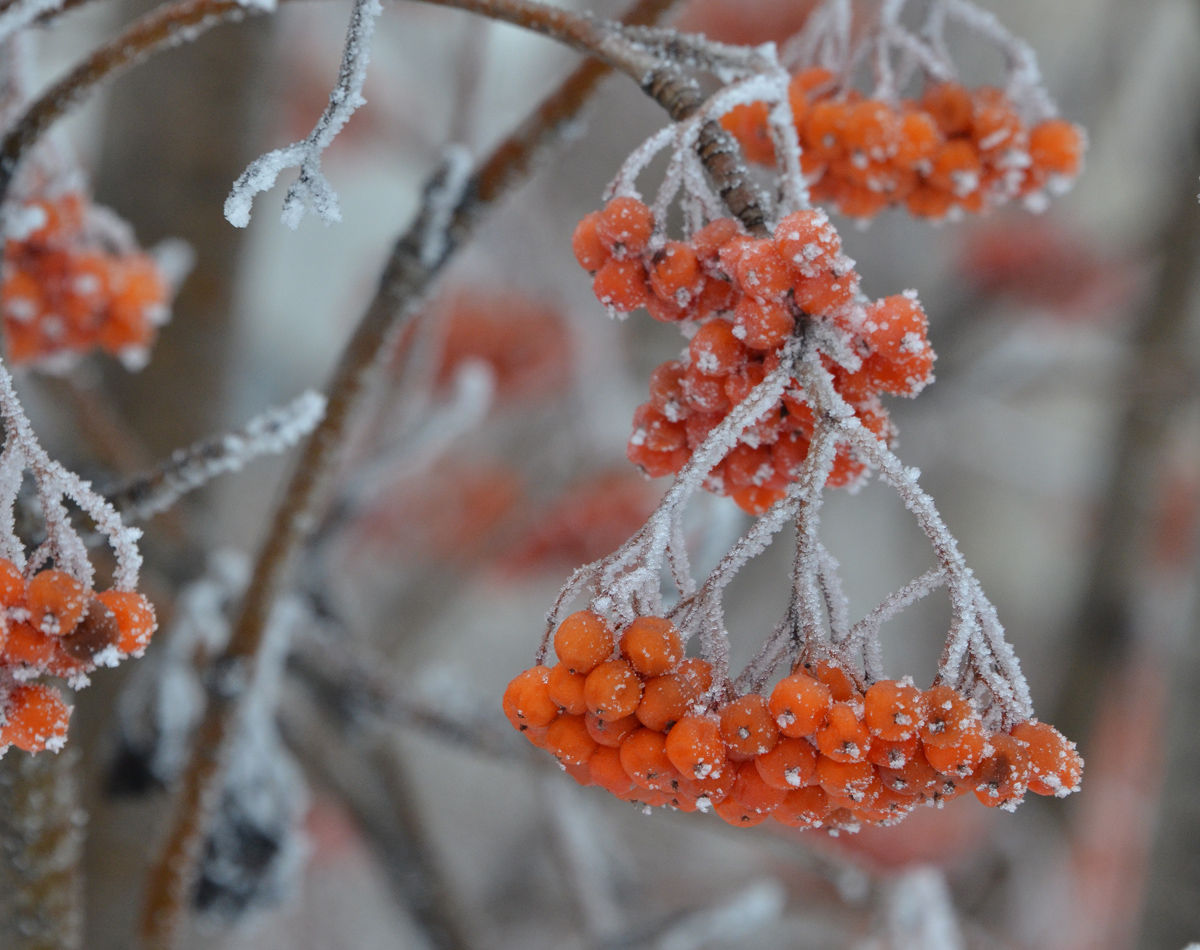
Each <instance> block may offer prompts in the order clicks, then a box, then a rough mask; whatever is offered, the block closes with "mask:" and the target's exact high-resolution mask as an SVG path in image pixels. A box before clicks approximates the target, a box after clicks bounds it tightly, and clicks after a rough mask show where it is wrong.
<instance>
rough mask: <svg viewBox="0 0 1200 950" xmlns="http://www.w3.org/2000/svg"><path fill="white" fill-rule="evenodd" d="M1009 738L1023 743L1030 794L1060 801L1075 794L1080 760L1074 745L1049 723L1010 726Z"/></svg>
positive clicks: (1081, 772) (1079, 773)
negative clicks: (1027, 760) (1049, 796)
mask: <svg viewBox="0 0 1200 950" xmlns="http://www.w3.org/2000/svg"><path fill="white" fill-rule="evenodd" d="M1011 734H1012V737H1013V738H1014V739H1016V740H1018V741H1020V742H1023V743H1025V746H1026V751H1027V754H1028V757H1029V790H1030V791H1031V792H1035V793H1036V794H1038V795H1056V796H1058V797H1059V798H1062V797H1065V796H1066V795H1069V794H1071V792H1076V791H1078V790H1079V780H1080V779H1081V778H1082V777H1083V759H1082V758H1081V757H1080V755H1079V753H1078V752H1077V751H1076V750H1075V743H1074V742H1070V741H1069V740H1068V739H1067V737H1066V736H1064V735H1063V734H1062V733H1061V732H1059V731H1058V730H1057V729H1055V728H1054V727H1053V726H1052V725H1050V724H1049V723H1045V722H1038V721H1036V720H1032V719H1031V720H1029V721H1028V722H1022V723H1019V724H1018V725H1015V726H1013V728H1012V731H1011Z"/></svg>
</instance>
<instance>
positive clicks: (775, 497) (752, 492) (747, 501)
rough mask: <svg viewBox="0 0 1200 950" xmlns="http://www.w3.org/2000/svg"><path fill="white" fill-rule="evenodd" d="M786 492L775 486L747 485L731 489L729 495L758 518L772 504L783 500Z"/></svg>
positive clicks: (735, 502) (740, 506)
mask: <svg viewBox="0 0 1200 950" xmlns="http://www.w3.org/2000/svg"><path fill="white" fill-rule="evenodd" d="M786 494H787V493H786V492H783V491H780V490H778V489H775V488H763V487H760V486H758V485H746V486H745V487H743V488H736V489H734V490H733V491H731V492H730V493H729V497H730V498H731V499H733V502H734V504H736V505H737V506H738V507H739V508H741V509H742V511H744V512H746V514H748V515H751V516H752V517H755V518H757V517H758V516H759V515H762V514H765V513H766V512H767V511H768V510H769V509H770V508H771V506H772V505H774V504H776V503H777V502H779V501H781V500H782V499H783V498H784V496H785V495H786Z"/></svg>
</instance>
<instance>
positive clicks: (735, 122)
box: [721, 102, 775, 165]
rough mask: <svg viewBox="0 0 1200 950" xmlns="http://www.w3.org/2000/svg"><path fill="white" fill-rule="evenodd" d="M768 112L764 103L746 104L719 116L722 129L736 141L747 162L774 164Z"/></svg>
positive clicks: (773, 147)
mask: <svg viewBox="0 0 1200 950" xmlns="http://www.w3.org/2000/svg"><path fill="white" fill-rule="evenodd" d="M769 111H770V109H769V107H768V106H767V104H766V103H765V102H748V103H745V104H743V105H738V106H734V107H733V108H732V109H730V110H729V111H728V112H726V113H725V114H724V115H723V116H721V125H722V127H724V129H725V131H726V132H728V133H729V134H730V135H732V136H733V137H734V138H735V139H737V140H738V144H739V145H741V147H742V152H743V153H744V154H745V156H746V161H748V162H756V163H758V164H760V165H773V164H775V145H774V143H773V142H772V141H771V130H770V128H769V127H768V125H767V115H768V113H769Z"/></svg>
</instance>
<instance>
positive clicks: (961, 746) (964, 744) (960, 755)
mask: <svg viewBox="0 0 1200 950" xmlns="http://www.w3.org/2000/svg"><path fill="white" fill-rule="evenodd" d="M984 746H985V741H984V737H983V728H982V725H981V724H979V723H975V724H974V725H973V726H972V727H971V728H969V729H968V730H967V731H966V732H964V733H963V734H962V736H960V737H959V739H958V741H957V742H955V743H953V744H951V745H945V746H938V745H933V744H932V743H925V746H924V750H925V758H926V759H927V760H928V762H929V764H930V765H932V766H933V767H934V768H935V769H937V770H938V771H939V772H941V773H943V774H945V775H957V776H960V777H963V776H967V775H970V774H971V773H972V772H974V771H975V769H976V768H978V767H979V763H980V762H982V761H983V752H984Z"/></svg>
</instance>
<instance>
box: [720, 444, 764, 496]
mask: <svg viewBox="0 0 1200 950" xmlns="http://www.w3.org/2000/svg"><path fill="white" fill-rule="evenodd" d="M774 475H775V466H774V465H773V464H772V462H771V450H770V449H769V448H767V447H766V446H765V445H758V446H751V445H746V444H745V443H744V442H740V443H738V444H737V445H735V446H734V447H733V448H732V449H731V450H730V452H729V454H728V455H727V456H725V481H726V482H727V483H728V484H729V485H730V486H732V487H733V488H745V487H746V486H748V485H759V486H762V485H764V484H765V483H767V482H769V481H770V480H771V478H772V477H773V476H774Z"/></svg>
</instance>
